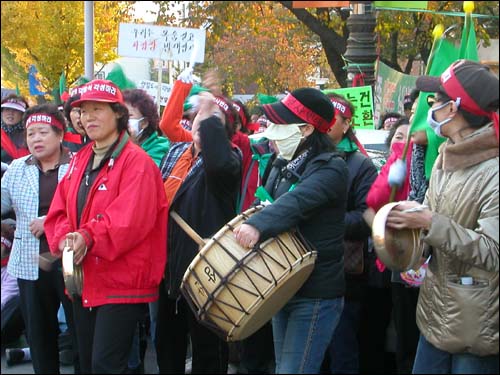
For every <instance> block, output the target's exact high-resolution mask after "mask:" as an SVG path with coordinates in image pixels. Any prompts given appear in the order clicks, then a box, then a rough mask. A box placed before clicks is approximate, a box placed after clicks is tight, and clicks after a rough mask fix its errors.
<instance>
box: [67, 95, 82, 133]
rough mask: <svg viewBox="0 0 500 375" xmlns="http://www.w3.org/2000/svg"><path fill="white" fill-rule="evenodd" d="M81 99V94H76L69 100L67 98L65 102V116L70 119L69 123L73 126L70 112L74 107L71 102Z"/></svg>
mask: <svg viewBox="0 0 500 375" xmlns="http://www.w3.org/2000/svg"><path fill="white" fill-rule="evenodd" d="M79 99H80V94H75V95H73V96H71V97H70V98H69V99H68V100H66V102H64V107H63V111H64V116H65V117H66V119H67V120H68V123H69V124H71V125H72V126H73V123H72V122H71V116H70V113H71V111H72V110H73V107H72V106H71V103H73V102H74V101H76V100H79Z"/></svg>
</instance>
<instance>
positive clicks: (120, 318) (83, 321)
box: [73, 298, 145, 374]
mask: <svg viewBox="0 0 500 375" xmlns="http://www.w3.org/2000/svg"><path fill="white" fill-rule="evenodd" d="M144 308H145V306H144V304H110V305H102V306H98V307H93V308H85V307H83V306H82V301H81V299H80V298H76V299H75V300H74V301H73V314H74V320H75V327H76V338H77V342H78V354H79V359H80V368H81V371H82V373H83V374H91V373H94V374H113V373H114V374H120V373H125V372H126V371H127V362H128V357H129V353H130V347H131V345H132V339H133V337H134V333H135V328H136V326H137V323H138V322H139V320H140V319H141V318H142V315H143V312H144Z"/></svg>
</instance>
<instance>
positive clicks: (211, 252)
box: [181, 207, 317, 341]
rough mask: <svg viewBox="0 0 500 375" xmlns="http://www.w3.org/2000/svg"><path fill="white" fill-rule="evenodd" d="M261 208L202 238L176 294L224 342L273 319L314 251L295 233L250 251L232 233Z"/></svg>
mask: <svg viewBox="0 0 500 375" xmlns="http://www.w3.org/2000/svg"><path fill="white" fill-rule="evenodd" d="M261 208H262V207H254V208H250V209H248V210H247V211H245V212H243V213H242V214H240V215H238V216H236V217H235V218H234V219H233V220H231V221H230V222H229V223H227V224H226V225H225V226H224V227H223V228H221V229H220V230H219V231H218V232H217V233H216V234H215V235H214V236H213V237H212V238H211V239H209V240H207V241H206V243H205V245H204V246H203V247H202V248H201V250H200V252H199V253H198V255H197V256H196V257H195V258H194V259H193V261H192V262H191V264H190V266H189V267H188V269H187V270H186V273H185V274H184V278H183V280H182V284H181V292H182V294H183V295H184V297H186V300H187V301H188V303H189V305H190V307H191V309H192V310H193V312H194V313H195V315H196V316H197V318H198V320H199V322H200V323H202V324H204V325H205V326H207V327H209V328H210V329H212V330H213V331H215V332H216V333H217V334H218V335H219V336H221V337H222V338H224V339H225V340H226V341H238V340H242V339H244V338H246V337H248V336H250V335H251V334H252V333H254V332H255V331H257V330H258V329H259V328H260V327H262V326H263V325H264V324H265V323H266V322H267V321H269V320H270V319H271V318H272V317H273V315H275V314H276V313H277V312H278V311H279V310H280V309H281V308H282V307H283V306H284V305H285V304H286V303H287V302H288V300H289V299H290V298H292V297H293V295H294V294H295V293H296V292H297V290H298V289H299V288H300V287H301V286H302V284H303V283H304V282H305V281H306V280H307V278H308V277H309V275H310V274H311V272H312V270H313V268H314V262H315V261H316V257H317V253H316V251H313V250H312V248H311V247H310V245H308V244H307V243H306V241H305V240H304V239H303V238H302V237H301V236H300V235H299V234H298V233H295V232H285V233H282V234H280V235H279V236H277V237H275V238H270V239H268V240H267V241H264V242H262V243H259V244H257V245H256V246H254V247H253V249H246V248H243V247H242V246H240V245H239V244H238V242H237V241H236V239H235V236H234V234H233V229H234V228H236V227H237V226H239V225H240V224H242V223H243V222H244V221H245V220H247V219H248V218H249V217H250V216H252V215H253V214H255V213H256V212H257V211H259V210H260V209H261Z"/></svg>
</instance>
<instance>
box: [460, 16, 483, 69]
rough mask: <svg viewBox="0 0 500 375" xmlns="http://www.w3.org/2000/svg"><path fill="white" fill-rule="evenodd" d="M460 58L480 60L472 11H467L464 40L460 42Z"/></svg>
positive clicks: (463, 33)
mask: <svg viewBox="0 0 500 375" xmlns="http://www.w3.org/2000/svg"><path fill="white" fill-rule="evenodd" d="M459 58H460V59H467V60H472V61H477V62H479V56H478V53H477V43H476V30H475V29H474V21H473V19H472V14H471V13H470V12H466V13H465V21H464V28H463V30H462V41H461V42H460V53H459Z"/></svg>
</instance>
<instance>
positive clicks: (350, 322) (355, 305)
mask: <svg viewBox="0 0 500 375" xmlns="http://www.w3.org/2000/svg"><path fill="white" fill-rule="evenodd" d="M360 319H361V302H360V301H358V300H346V301H345V302H344V309H343V310H342V314H341V316H340V320H339V323H338V324H337V328H335V331H334V334H333V337H332V341H331V343H330V347H329V348H328V352H327V355H329V356H330V371H331V373H332V374H359V342H358V334H359V322H360Z"/></svg>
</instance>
